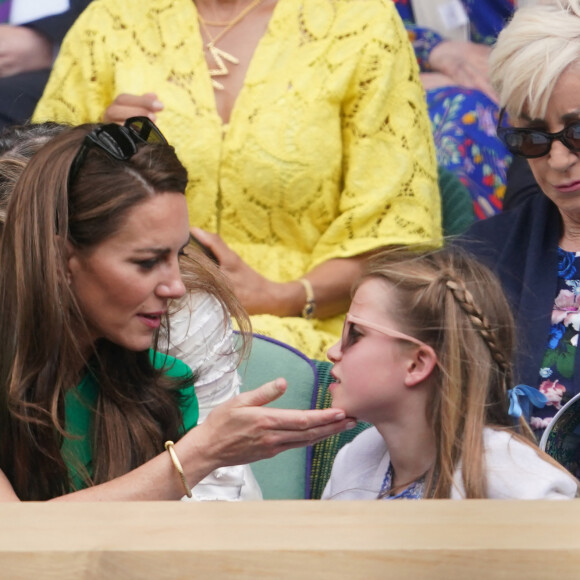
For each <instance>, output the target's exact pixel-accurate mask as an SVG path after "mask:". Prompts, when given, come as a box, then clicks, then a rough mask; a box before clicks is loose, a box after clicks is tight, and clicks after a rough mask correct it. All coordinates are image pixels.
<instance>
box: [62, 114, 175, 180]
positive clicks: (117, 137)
mask: <svg viewBox="0 0 580 580" xmlns="http://www.w3.org/2000/svg"><path fill="white" fill-rule="evenodd" d="M142 143H167V139H165V137H164V136H163V134H162V133H161V131H159V129H158V128H157V127H156V126H155V125H154V123H153V122H152V121H151V120H150V119H148V118H147V117H130V118H129V119H127V120H126V121H125V124H124V125H117V124H116V123H110V124H107V125H101V126H99V127H97V128H96V129H93V130H92V131H91V132H90V133H89V134H88V135H87V136H86V137H85V138H84V140H83V143H82V145H81V148H80V149H79V152H78V153H77V154H76V155H75V158H74V159H73V162H72V164H71V168H70V172H69V175H68V186H69V188H70V186H71V185H72V184H73V183H74V181H75V179H76V178H77V175H78V173H79V170H80V168H81V167H82V165H83V163H84V162H85V160H86V158H87V154H88V152H89V150H90V149H91V147H98V148H99V149H101V150H103V151H104V152H105V153H107V155H109V156H110V157H112V158H113V159H118V160H119V161H126V160H127V159H130V158H131V157H133V155H135V153H137V146H138V145H139V144H142Z"/></svg>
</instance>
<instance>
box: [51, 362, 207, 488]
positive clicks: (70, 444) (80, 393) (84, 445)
mask: <svg viewBox="0 0 580 580" xmlns="http://www.w3.org/2000/svg"><path fill="white" fill-rule="evenodd" d="M153 355H154V352H153V351H151V361H152V363H153V366H154V367H155V368H156V369H163V370H165V372H166V374H167V376H169V377H175V378H187V377H191V376H192V371H191V369H190V368H189V367H188V366H187V365H186V364H185V363H183V362H181V361H180V360H178V359H176V358H173V357H171V356H169V355H167V356H165V355H162V356H157V357H154V356H153ZM180 393H181V394H182V397H181V398H180V399H181V403H180V408H181V412H182V415H183V425H182V429H181V430H182V432H183V433H187V431H189V430H190V429H191V428H193V427H195V426H196V425H197V420H198V417H199V407H198V403H197V397H196V395H195V388H194V386H193V385H191V386H189V387H186V388H183V389H181V390H180ZM97 394H98V384H97V381H96V378H95V375H94V374H93V373H90V372H88V371H87V373H86V374H85V376H84V377H83V379H82V381H81V382H80V384H79V385H78V387H77V388H76V389H73V390H71V391H69V392H68V393H67V394H66V396H65V427H66V431H67V433H69V435H71V436H70V437H67V438H65V440H64V442H63V444H62V447H61V453H62V456H63V458H64V460H65V463H66V465H67V467H68V471H69V477H70V481H71V488H72V489H73V490H79V489H83V488H85V487H86V483H85V481H84V478H83V476H82V474H81V473H80V471H81V470H80V469H79V467H80V466H84V471H86V473H87V474H88V475H89V476H92V445H91V433H92V429H93V418H94V417H93V415H94V409H95V405H96V402H97ZM160 451H161V450H160Z"/></svg>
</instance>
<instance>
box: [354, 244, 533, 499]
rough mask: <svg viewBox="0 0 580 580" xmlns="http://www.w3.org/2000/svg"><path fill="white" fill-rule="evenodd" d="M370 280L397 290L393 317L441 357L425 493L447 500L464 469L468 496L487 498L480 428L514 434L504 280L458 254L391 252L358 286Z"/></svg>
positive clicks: (374, 262)
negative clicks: (456, 476) (433, 443)
mask: <svg viewBox="0 0 580 580" xmlns="http://www.w3.org/2000/svg"><path fill="white" fill-rule="evenodd" d="M368 278H378V279H381V280H384V281H385V282H386V283H387V284H388V285H389V286H392V287H393V288H394V289H395V293H394V296H395V304H394V305H393V304H390V305H388V306H387V308H388V309H389V315H390V316H392V317H394V319H395V320H396V321H397V322H398V325H399V328H400V329H401V330H402V331H403V332H406V333H408V334H410V335H411V336H414V337H416V338H418V339H419V340H422V341H423V342H425V343H427V344H429V345H430V346H432V347H433V349H434V350H435V353H436V354H437V359H438V362H437V367H436V370H435V372H434V373H433V374H432V375H431V377H430V378H429V381H430V382H429V385H430V388H431V392H430V400H429V404H428V406H427V411H426V412H427V419H428V421H429V422H430V423H431V425H432V427H433V431H434V436H435V441H436V449H437V456H436V461H435V464H434V465H433V467H432V469H431V471H430V474H429V476H428V478H427V492H426V493H427V495H428V496H430V497H440V498H448V497H449V496H450V493H451V487H452V484H453V477H454V473H455V471H456V469H457V467H458V465H459V464H460V463H461V466H462V469H461V473H462V478H463V484H464V487H465V492H466V496H467V497H468V498H483V497H486V487H485V477H484V465H483V428H484V426H490V427H494V428H499V429H505V430H514V432H515V431H516V429H515V426H514V423H513V419H512V418H511V417H510V416H509V415H508V397H507V389H508V388H509V387H511V386H512V375H513V372H512V365H511V360H512V356H513V351H514V339H515V331H514V322H513V317H512V314H511V310H510V307H509V304H508V302H507V300H506V298H505V296H504V293H503V291H502V288H501V286H500V283H499V281H498V280H497V278H496V277H495V276H494V275H493V273H492V272H491V271H490V270H489V269H488V268H486V267H485V266H483V265H481V264H479V263H478V262H477V261H476V260H475V259H473V258H471V257H469V256H468V255H467V254H466V253H465V252H463V251H461V250H460V249H458V248H446V249H442V250H438V251H434V252H428V253H425V252H414V253H413V252H411V251H409V250H402V249H398V250H386V251H384V252H381V253H379V254H377V255H375V256H374V257H373V258H371V259H370V260H369V263H368V266H367V270H366V273H365V274H364V275H363V277H362V279H361V280H360V281H359V283H358V284H357V287H358V285H360V284H361V283H362V282H363V281H364V280H366V279H368ZM355 290H356V288H355ZM521 428H522V435H521V436H520V437H522V438H526V439H528V440H530V439H531V440H533V435H532V434H531V431H530V430H529V427H527V425H526V424H525V422H523V421H522V424H521ZM435 474H436V475H435Z"/></svg>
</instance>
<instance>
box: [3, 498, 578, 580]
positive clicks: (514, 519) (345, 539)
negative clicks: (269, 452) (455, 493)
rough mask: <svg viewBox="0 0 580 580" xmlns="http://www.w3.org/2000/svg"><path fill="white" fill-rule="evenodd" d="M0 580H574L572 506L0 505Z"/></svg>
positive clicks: (574, 512)
mask: <svg viewBox="0 0 580 580" xmlns="http://www.w3.org/2000/svg"><path fill="white" fill-rule="evenodd" d="M0 578H2V579H4V578H8V579H10V580H12V579H18V578H33V579H35V580H38V579H44V578H50V579H52V578H54V579H59V580H62V579H65V580H66V579H69V578H70V579H75V580H77V579H81V578H90V579H93V578H94V579H118V578H119V579H125V578H138V579H143V578H155V579H164V578H195V579H197V578H200V579H204V580H221V579H234V578H235V579H243V580H261V579H275V580H285V579H292V580H302V579H304V580H325V579H328V580H330V579H332V580H335V579H337V578H340V579H342V578H345V579H349V580H353V579H359V578H360V579H365V580H373V579H381V580H383V579H399V578H412V579H413V580H415V579H422V578H428V579H445V580H450V579H451V580H455V579H460V578H469V579H470V580H472V579H477V578H486V579H495V578H505V579H510V580H511V579H514V578H522V579H523V578H525V579H526V580H528V579H537V578H549V579H550V580H552V579H556V580H565V579H568V578H574V579H577V578H580V500H574V501H571V502H564V501H563V502H556V501H554V502H527V501H519V502H514V501H504V502H502V501H491V500H484V501H418V502H417V501H395V502H388V501H383V502H381V501H361V502H341V501H335V502H321V501H286V502H279V501H272V502H239V503H222V502H209V503H180V502H168V503H161V502H151V503H100V504H97V503H88V504H87V503H23V504H0Z"/></svg>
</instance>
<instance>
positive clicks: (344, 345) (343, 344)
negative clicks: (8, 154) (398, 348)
mask: <svg viewBox="0 0 580 580" xmlns="http://www.w3.org/2000/svg"><path fill="white" fill-rule="evenodd" d="M354 324H356V325H357V326H362V327H363V328H370V329H372V330H376V331H377V332H380V333H381V334H384V335H385V336H390V337H392V338H400V339H401V340H406V341H407V342H412V343H413V344H416V345H417V346H424V347H426V348H428V349H429V350H431V351H433V354H435V351H434V350H433V347H431V346H429V345H428V344H427V343H425V342H423V341H422V340H419V339H418V338H415V337H414V336H409V335H408V334H405V333H404V332H399V331H398V330H394V329H392V328H389V327H388V326H383V325H382V324H376V323H375V322H371V321H370V320H365V319H364V318H360V317H358V316H355V315H354V314H351V313H350V312H348V313H347V315H346V319H345V321H344V326H343V328H342V338H341V341H340V350H341V351H343V352H344V351H345V350H346V349H348V348H349V347H350V346H352V345H353V344H354V343H355V341H356V338H357V335H356V331H354V330H353V325H354Z"/></svg>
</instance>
